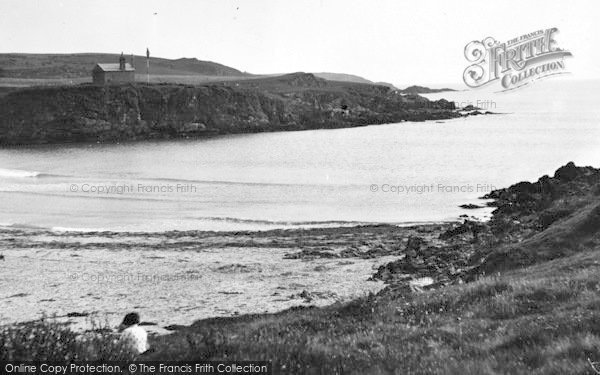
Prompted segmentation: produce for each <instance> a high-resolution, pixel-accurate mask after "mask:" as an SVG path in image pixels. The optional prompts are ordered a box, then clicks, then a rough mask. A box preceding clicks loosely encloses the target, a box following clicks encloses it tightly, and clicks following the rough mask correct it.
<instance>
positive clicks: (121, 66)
mask: <svg viewBox="0 0 600 375" xmlns="http://www.w3.org/2000/svg"><path fill="white" fill-rule="evenodd" d="M119 70H125V56H123V52H121V57H119Z"/></svg>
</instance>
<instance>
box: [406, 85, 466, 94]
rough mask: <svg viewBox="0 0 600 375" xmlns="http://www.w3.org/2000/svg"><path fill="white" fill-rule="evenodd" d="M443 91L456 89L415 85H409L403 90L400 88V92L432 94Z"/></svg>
mask: <svg viewBox="0 0 600 375" xmlns="http://www.w3.org/2000/svg"><path fill="white" fill-rule="evenodd" d="M444 91H456V90H454V89H449V88H443V89H430V88H429V87H425V86H416V85H414V86H409V87H407V88H405V89H404V90H400V92H401V93H402V94H433V93H437V92H444Z"/></svg>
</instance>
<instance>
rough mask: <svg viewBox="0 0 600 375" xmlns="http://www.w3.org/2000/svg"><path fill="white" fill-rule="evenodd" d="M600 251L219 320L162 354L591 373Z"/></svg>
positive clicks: (332, 367) (360, 370)
mask: <svg viewBox="0 0 600 375" xmlns="http://www.w3.org/2000/svg"><path fill="white" fill-rule="evenodd" d="M599 271H600V252H598V251H587V252H584V253H581V254H578V255H575V256H572V257H568V258H564V259H560V260H555V261H551V262H548V263H545V264H541V265H537V266H532V267H529V268H526V269H523V270H520V271H515V272H511V273H508V274H505V275H501V276H489V277H485V278H482V279H479V280H477V281H474V282H472V283H468V284H463V285H455V286H451V287H446V288H444V289H440V290H436V291H430V292H426V293H423V294H417V295H409V296H404V295H402V294H397V293H394V291H393V290H390V291H388V292H386V293H384V294H383V295H380V296H370V297H367V298H363V299H360V300H357V301H354V302H352V303H350V304H344V305H337V306H331V307H328V308H324V309H300V310H292V311H286V312H283V313H279V314H274V315H262V316H260V315H259V316H245V317H240V318H232V319H209V320H205V321H200V322H197V323H196V324H195V325H194V326H192V327H190V328H188V329H185V330H183V331H181V332H178V333H176V334H174V335H171V336H165V337H160V338H158V339H157V341H156V342H155V343H154V345H155V346H156V348H157V352H156V353H154V354H153V358H155V359H165V358H168V359H222V358H235V359H266V360H273V361H274V365H275V369H276V370H278V371H279V372H281V373H331V374H336V373H337V374H342V373H355V374H364V373H369V374H388V373H398V374H409V373H410V374H499V373H510V374H564V373H570V374H589V373H590V370H591V368H590V366H589V363H588V362H587V358H590V359H591V360H592V361H597V360H599V359H600V312H599V311H598V307H600V294H599V293H598V292H599V291H600V273H599Z"/></svg>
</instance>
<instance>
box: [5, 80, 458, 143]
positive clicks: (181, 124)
mask: <svg viewBox="0 0 600 375" xmlns="http://www.w3.org/2000/svg"><path fill="white" fill-rule="evenodd" d="M256 82H258V81H255V80H247V83H244V84H233V83H228V84H225V83H222V84H209V85H204V86H185V85H142V84H129V85H122V86H107V87H99V86H92V85H80V86H69V87H45V88H30V89H24V90H20V91H16V92H12V93H9V94H8V95H6V96H5V97H2V98H0V144H2V145H16V144H32V143H62V142H110V141H119V140H139V139H151V138H176V137H201V136H207V135H214V134H230V133H250V132H264V131H284V130H303V129H320V128H341V127H352V126H361V125H368V124H381V123H393V122H400V121H423V120H433V119H444V118H452V117H458V116H460V114H458V113H457V112H456V111H454V105H453V104H452V103H450V102H447V101H437V102H430V101H428V100H427V99H425V98H420V99H419V100H415V99H414V98H411V99H406V98H405V97H403V96H402V95H399V94H396V93H394V91H393V90H391V89H389V88H387V87H384V86H369V85H351V84H348V86H340V85H336V86H331V85H332V83H331V82H328V81H325V80H323V79H320V78H317V77H314V76H313V75H312V74H303V73H297V74H292V75H288V76H284V77H278V78H277V80H271V81H269V85H270V86H269V85H266V86H265V85H261V84H259V83H256Z"/></svg>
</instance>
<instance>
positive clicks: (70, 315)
mask: <svg viewBox="0 0 600 375" xmlns="http://www.w3.org/2000/svg"><path fill="white" fill-rule="evenodd" d="M89 315H90V313H87V312H70V313H68V314H67V318H82V317H85V316H89Z"/></svg>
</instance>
